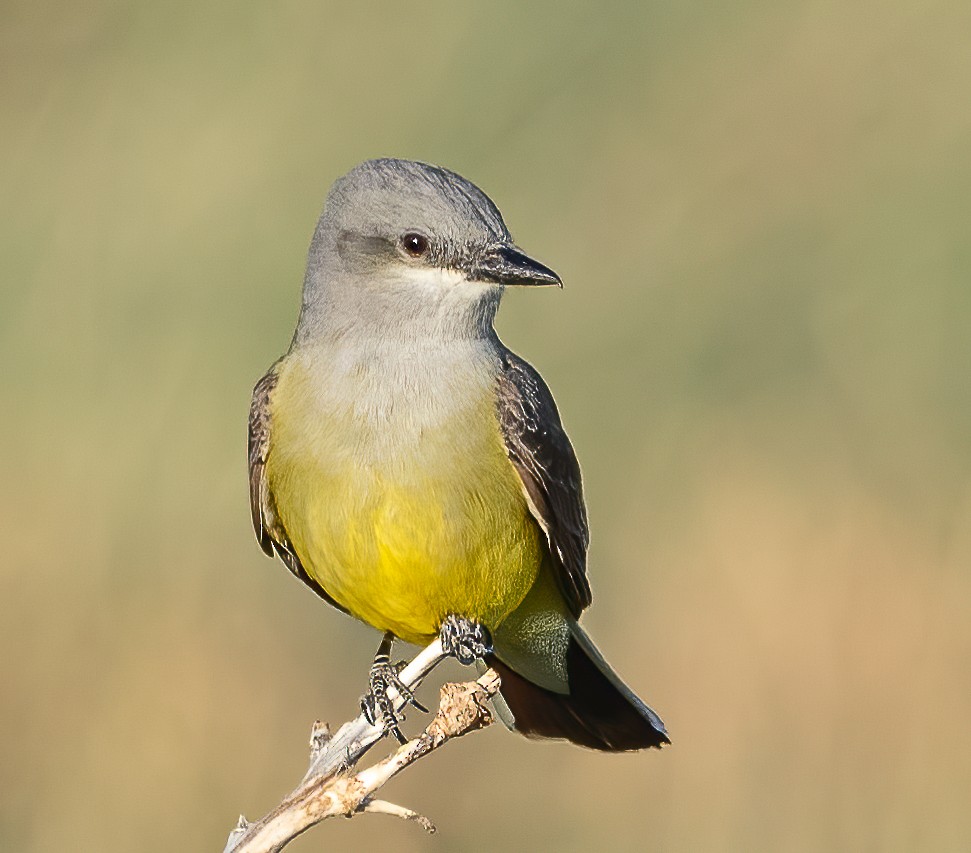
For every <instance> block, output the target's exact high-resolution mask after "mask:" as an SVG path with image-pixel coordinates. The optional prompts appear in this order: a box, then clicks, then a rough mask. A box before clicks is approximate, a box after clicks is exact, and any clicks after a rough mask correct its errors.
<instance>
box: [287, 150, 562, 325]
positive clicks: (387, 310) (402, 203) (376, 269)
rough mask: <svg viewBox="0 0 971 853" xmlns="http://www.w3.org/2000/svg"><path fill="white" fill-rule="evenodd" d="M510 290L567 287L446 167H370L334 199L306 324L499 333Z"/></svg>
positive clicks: (315, 250) (388, 162) (310, 278)
mask: <svg viewBox="0 0 971 853" xmlns="http://www.w3.org/2000/svg"><path fill="white" fill-rule="evenodd" d="M509 285H557V286H561V282H560V279H559V276H557V275H556V273H555V272H553V270H551V269H549V268H548V267H546V266H544V265H543V264H541V263H539V262H538V261H535V260H533V259H532V258H530V257H529V256H528V255H526V254H525V253H524V252H523V251H522V250H520V249H519V248H518V247H517V246H516V245H515V243H514V242H513V240H512V237H511V236H510V234H509V231H508V229H507V228H506V225H505V223H504V222H503V220H502V215H501V214H500V213H499V210H498V208H497V207H496V206H495V204H493V202H492V200H491V199H490V198H489V197H488V196H487V195H486V194H485V193H484V192H482V190H480V189H479V188H478V187H476V186H475V185H474V184H472V183H470V182H469V181H467V180H465V179H464V178H463V177H461V176H460V175H457V174H455V173H454V172H450V171H447V170H445V169H441V168H439V167H437V166H429V165H426V164H424V163H417V162H413V161H409V160H392V159H382V160H368V161H367V162H365V163H362V164H361V165H359V166H357V167H356V168H354V169H352V170H351V171H350V172H348V173H347V174H346V175H344V177H342V178H340V179H339V180H338V181H337V182H336V183H335V184H334V186H333V187H332V188H331V191H330V193H329V195H328V197H327V202H326V204H325V206H324V211H323V213H322V214H321V217H320V221H319V222H318V224H317V229H316V231H315V233H314V238H313V241H312V243H311V246H310V253H309V257H308V263H307V276H306V280H305V283H304V306H303V312H302V314H301V326H302V327H303V332H304V334H305V335H307V334H311V335H312V334H313V333H314V332H315V330H316V332H317V333H328V332H330V333H332V332H333V328H334V325H335V324H336V325H339V326H340V327H342V328H351V327H360V328H364V329H367V330H372V331H373V330H378V329H379V330H381V331H382V332H384V333H393V332H394V331H396V330H397V331H402V332H406V333H407V332H413V333H420V332H422V331H425V332H428V333H430V334H440V335H449V334H453V333H454V334H456V335H459V336H467V335H469V334H474V333H476V332H477V331H487V330H488V329H491V324H492V319H493V317H494V315H495V310H496V307H497V306H498V302H499V298H500V296H501V294H502V290H503V288H504V287H506V286H509ZM300 334H301V329H300V328H298V337H299V336H300Z"/></svg>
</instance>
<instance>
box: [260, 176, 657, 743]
mask: <svg viewBox="0 0 971 853" xmlns="http://www.w3.org/2000/svg"><path fill="white" fill-rule="evenodd" d="M560 284H561V282H560V279H559V277H558V276H557V275H556V273H554V272H553V271H552V270H551V269H549V268H548V267H545V266H543V265H542V264H540V263H538V262H537V261H535V260H532V259H531V258H530V257H529V256H527V255H526V254H525V253H523V252H522V251H521V250H520V249H519V248H518V247H517V246H516V244H515V243H514V242H513V240H512V237H511V236H510V234H509V231H508V230H507V229H506V226H505V223H504V222H503V219H502V216H501V214H500V213H499V210H498V209H497V208H496V206H495V204H493V202H492V201H491V200H490V199H489V197H488V196H487V195H486V194H485V193H484V192H482V191H481V190H480V189H479V188H478V187H476V186H474V185H473V184H471V183H470V182H469V181H467V180H465V179H464V178H462V177H461V176H459V175H457V174H455V173H454V172H450V171H447V170H445V169H441V168H438V167H435V166H430V165H426V164H424V163H417V162H411V161H407V160H393V159H382V160H370V161H367V162H365V163H362V164H361V165H359V166H357V167H356V168H354V169H353V170H351V171H350V172H349V173H348V174H346V175H345V176H344V177H342V178H340V179H339V180H338V181H337V182H336V183H335V184H334V186H333V187H332V189H331V191H330V193H329V195H328V197H327V201H326V204H325V206H324V210H323V213H322V214H321V216H320V220H319V222H318V223H317V228H316V230H315V232H314V236H313V240H312V242H311V244H310V251H309V257H308V261H307V272H306V277H305V279H304V285H303V304H302V307H301V311H300V318H299V321H298V323H297V328H296V332H295V333H294V336H293V341H292V343H291V345H290V349H289V351H288V352H287V354H286V355H284V356H283V357H282V358H281V359H280V360H279V361H277V362H276V363H275V364H274V365H273V366H272V367H271V368H270V370H269V371H268V372H267V374H266V375H265V376H264V377H263V378H262V379H261V380H260V381H259V383H257V385H256V388H255V390H254V394H253V403H252V408H251V411H250V420H249V470H250V500H251V507H252V514H253V523H254V526H255V528H256V533H257V537H258V539H259V542H260V545H261V546H262V547H263V550H264V551H265V552H266V553H267V554H269V555H270V556H272V555H273V554H274V553H275V554H277V555H278V556H279V557H280V558H281V559H282V560H283V562H284V563H285V564H286V566H287V567H288V568H289V569H290V571H291V572H292V573H293V574H294V575H296V576H297V577H299V578H300V579H301V580H302V581H304V582H305V583H306V584H307V585H308V586H310V587H311V588H312V589H313V590H314V591H316V592H317V594H318V595H320V596H321V597H322V598H324V599H326V600H327V601H328V602H330V603H331V604H333V605H335V606H336V607H338V608H340V609H341V610H344V611H346V612H347V613H350V614H351V615H352V616H355V617H357V618H358V619H360V620H362V621H364V622H366V623H368V624H369V625H372V626H374V627H375V628H377V629H379V630H380V631H383V632H385V639H384V641H383V642H382V644H381V647H380V649H379V652H378V655H377V656H376V658H375V664H374V667H373V668H372V670H371V679H370V688H371V690H370V693H369V694H368V701H367V702H366V703H365V705H366V708H367V709H369V712H370V713H371V714H373V715H374V716H375V717H384V718H385V723H386V725H387V726H388V727H389V728H390V729H391V730H392V731H393V732H394V733H395V734H396V735H397V736H398V737H399V738H400V736H401V735H400V730H399V729H398V725H397V724H398V722H399V719H398V717H397V716H395V714H394V711H393V709H392V708H391V706H390V703H389V702H388V701H387V696H386V689H387V685H388V684H389V683H395V678H396V673H397V670H396V669H395V667H394V666H393V665H392V664H390V663H389V654H390V650H391V643H392V641H393V639H394V638H395V637H397V638H401V639H403V640H406V641H408V642H411V643H417V644H426V643H428V642H430V641H431V640H433V639H434V638H435V637H436V636H441V637H442V641H443V645H444V646H445V648H446V649H447V650H449V651H451V652H452V653H453V654H455V656H456V657H457V658H458V659H459V660H460V661H462V662H464V663H471V662H473V661H476V660H480V661H484V663H485V664H487V665H489V666H492V667H494V668H495V669H496V670H497V671H498V673H499V675H500V676H501V679H502V687H501V698H502V701H501V702H499V709H498V710H499V713H500V716H501V718H502V719H503V720H504V721H505V722H506V723H507V725H509V726H510V727H511V728H514V729H515V730H516V731H519V732H522V733H524V734H526V735H533V736H540V737H552V738H566V739H567V740H570V741H572V742H574V743H577V744H582V745H583V746H587V747H592V748H594V749H600V750H607V751H620V750H632V749H641V748H644V747H658V746H661V745H662V744H665V743H668V742H669V741H668V737H667V732H666V731H665V728H664V724H663V723H662V722H661V720H660V718H659V717H658V716H657V714H655V713H654V711H652V710H651V709H650V708H649V707H647V705H645V704H644V703H643V702H642V701H641V700H640V699H638V698H637V696H636V695H635V694H634V693H633V692H632V691H631V690H630V689H629V688H628V687H627V686H626V685H625V684H624V683H623V682H622V681H621V679H620V678H619V676H618V675H617V674H616V673H615V672H614V671H613V670H612V669H611V668H610V666H609V665H608V664H607V662H606V661H605V660H604V658H603V656H602V655H601V654H600V652H599V651H598V650H597V648H596V647H595V646H594V644H593V642H592V641H591V640H590V638H589V637H588V636H587V634H586V633H585V632H584V631H583V629H582V628H581V627H580V625H579V623H578V621H577V620H578V618H579V616H580V614H581V612H582V611H583V610H584V608H586V607H587V605H589V604H590V586H589V583H588V581H587V575H586V555H587V542H588V534H587V516H586V509H585V507H584V502H583V492H582V488H581V483H580V468H579V466H578V464H577V460H576V456H575V455H574V452H573V447H572V446H571V444H570V441H569V439H568V438H567V435H566V433H565V432H564V430H563V426H562V425H561V423H560V417H559V414H558V413H557V409H556V405H555V403H554V402H553V397H552V395H551V394H550V391H549V389H548V388H547V387H546V384H545V383H544V382H543V379H542V378H541V377H540V375H539V373H537V372H536V370H534V369H533V368H532V367H531V366H530V365H529V364H527V363H526V362H525V361H524V360H523V359H521V358H519V357H518V356H516V355H514V354H513V353H512V352H510V351H509V350H508V349H506V347H505V346H504V345H503V344H502V342H501V341H500V340H499V338H498V336H497V335H496V332H495V329H494V328H493V320H494V318H495V314H496V310H497V309H498V307H499V300H500V298H501V297H502V294H503V290H504V288H506V287H509V286H518V285H560Z"/></svg>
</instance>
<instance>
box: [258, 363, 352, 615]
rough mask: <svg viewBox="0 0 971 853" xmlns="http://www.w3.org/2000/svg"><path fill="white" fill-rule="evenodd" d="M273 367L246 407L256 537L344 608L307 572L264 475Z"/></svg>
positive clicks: (270, 553)
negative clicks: (247, 407)
mask: <svg viewBox="0 0 971 853" xmlns="http://www.w3.org/2000/svg"><path fill="white" fill-rule="evenodd" d="M277 364H279V362H277ZM276 369H277V365H276V364H274V365H273V367H271V368H270V369H269V371H267V374H266V376H264V377H263V378H262V379H261V380H260V381H259V382H257V383H256V387H255V388H254V389H253V402H252V403H251V404H250V410H249V502H250V513H251V515H252V517H253V528H254V529H255V530H256V539H257V541H258V542H259V543H260V547H261V548H262V549H263V551H264V552H265V553H266V554H267V555H268V556H270V557H272V556H273V555H274V554H276V555H278V556H279V557H280V559H281V560H282V561H283V563H284V565H285V566H286V567H287V568H288V569H289V570H290V571H291V572H292V573H293V574H294V575H296V576H297V577H298V578H300V580H302V581H303V582H304V583H305V584H307V586H309V587H310V588H311V589H312V590H313V591H314V592H316V593H317V595H319V596H320V597H321V598H323V599H324V600H325V601H327V602H329V603H330V604H333V605H334V607H337V608H338V609H340V610H344V608H343V607H341V606H340V605H339V604H338V603H337V602H336V601H334V599H333V598H331V596H329V595H328V594H327V592H326V591H325V590H324V588H323V587H322V586H321V585H320V584H319V583H317V581H315V580H314V579H313V578H312V577H310V575H309V574H307V570H306V569H304V567H303V564H302V563H301V562H300V558H299V557H298V556H297V553H296V551H295V550H294V548H293V544H292V543H291V542H290V537H289V536H288V535H287V531H286V529H285V528H284V526H283V522H282V521H281V520H280V517H279V516H278V515H277V512H276V505H275V503H274V500H273V493H272V492H271V490H270V483H269V480H268V478H267V476H266V460H267V457H268V456H269V453H270V433H271V431H272V417H271V414H270V399H271V398H272V396H273V389H274V388H275V387H276V383H277V370H276ZM345 612H346V611H345Z"/></svg>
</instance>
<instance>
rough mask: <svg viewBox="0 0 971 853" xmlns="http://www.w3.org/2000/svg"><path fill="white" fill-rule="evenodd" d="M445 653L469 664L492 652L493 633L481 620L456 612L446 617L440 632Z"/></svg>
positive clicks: (461, 662)
mask: <svg viewBox="0 0 971 853" xmlns="http://www.w3.org/2000/svg"><path fill="white" fill-rule="evenodd" d="M438 636H439V638H440V639H441V641H442V648H443V649H444V650H445V654H447V655H451V656H452V657H454V658H455V659H456V660H457V661H458V662H459V663H460V664H463V665H464V666H469V665H470V664H473V663H475V662H476V660H478V659H480V658H483V657H485V656H486V655H488V654H491V653H492V634H491V633H489V629H488V628H486V626H485V625H483V624H482V623H481V622H473V621H472V620H471V619H466V618H465V617H464V616H456V615H455V614H454V613H453V614H451V615H449V616H447V617H445V621H444V622H443V623H442V627H441V630H440V631H439V634H438Z"/></svg>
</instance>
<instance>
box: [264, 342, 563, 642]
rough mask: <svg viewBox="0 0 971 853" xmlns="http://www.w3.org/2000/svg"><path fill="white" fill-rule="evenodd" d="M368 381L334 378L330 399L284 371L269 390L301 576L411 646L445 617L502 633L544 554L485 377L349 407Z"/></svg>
mask: <svg viewBox="0 0 971 853" xmlns="http://www.w3.org/2000/svg"><path fill="white" fill-rule="evenodd" d="M345 378H346V377H345ZM352 379H353V381H351V380H352ZM360 381H361V377H360V376H357V377H351V378H348V379H347V382H346V383H345V387H342V386H341V379H340V376H338V377H336V378H334V379H333V380H332V385H333V387H329V388H328V389H327V390H326V391H325V392H323V393H322V392H321V389H320V387H319V386H320V382H319V374H317V373H316V372H315V371H313V370H311V369H307V367H306V365H301V364H300V363H299V362H296V361H294V362H292V363H290V364H288V363H287V362H284V365H283V369H282V370H281V375H280V379H279V382H278V384H277V387H276V390H275V391H274V396H273V401H272V431H271V445H270V453H269V458H268V461H267V473H268V476H269V482H270V488H271V490H272V493H273V496H274V500H275V502H276V506H277V511H278V513H279V515H280V518H281V520H282V522H283V524H284V527H285V528H286V530H287V533H288V534H289V536H290V539H291V541H292V542H293V545H294V547H295V550H296V552H297V555H298V556H299V557H300V560H301V562H302V563H303V565H304V568H305V569H306V570H307V572H308V573H309V574H310V575H311V576H313V578H314V579H315V580H317V581H318V582H319V583H320V584H321V586H322V587H323V588H324V589H325V590H326V591H327V592H328V594H329V595H331V596H333V598H334V599H335V600H336V601H337V602H339V603H340V604H341V605H342V606H344V607H346V608H347V609H348V610H349V611H350V612H351V613H352V614H354V615H355V616H357V617H358V618H360V619H362V620H363V621H365V622H367V623H369V624H371V625H373V626H374V627H376V628H378V629H380V630H390V631H393V632H394V633H395V634H396V635H397V636H399V637H401V638H402V639H405V640H408V641H410V642H416V643H422V642H427V641H428V640H429V639H430V638H431V637H433V636H434V635H436V634H437V633H438V628H439V626H440V625H441V622H442V619H443V618H444V617H445V616H446V615H448V614H449V613H458V614H460V615H463V616H467V617H469V618H471V619H475V620H478V621H481V622H483V623H485V624H486V625H489V626H491V627H496V626H498V625H499V624H500V623H501V622H502V620H503V619H504V618H505V617H506V616H507V615H508V614H509V613H510V612H511V611H512V610H514V609H515V608H516V606H517V605H518V604H519V603H520V602H521V601H522V599H523V598H524V596H525V595H526V593H527V592H528V591H529V589H530V587H531V586H532V585H533V583H534V581H535V579H536V575H537V572H538V570H539V566H540V562H541V560H542V555H543V549H544V548H545V545H544V544H543V542H542V538H541V537H542V534H541V532H540V531H539V529H538V527H537V525H536V523H535V522H534V521H533V519H532V517H531V516H530V514H529V510H528V507H527V505H526V501H525V497H524V495H523V491H522V485H521V483H520V481H519V477H518V475H517V474H516V472H515V470H514V469H513V467H512V464H511V463H510V462H509V459H508V458H507V456H506V452H505V448H504V446H503V443H502V437H501V434H500V431H499V425H498V421H497V418H496V413H495V404H494V398H493V394H492V389H491V386H490V383H489V382H488V381H487V377H486V378H485V379H483V380H482V381H481V382H478V381H477V380H475V378H474V377H473V378H471V379H468V380H467V381H464V382H463V383H462V384H461V385H460V386H459V388H458V390H459V391H460V393H454V392H455V391H456V390H457V389H456V388H452V389H447V390H450V391H451V392H452V393H450V394H449V395H447V396H443V397H442V398H441V399H439V400H432V399H428V398H427V397H426V399H424V400H422V399H417V398H416V399H411V400H404V399H398V400H394V401H390V402H389V401H387V400H384V401H381V400H380V399H378V398H370V399H361V395H360V394H358V395H357V396H356V397H355V396H354V395H353V394H351V395H349V394H348V391H349V390H351V389H352V388H353V387H354V386H355V384H357V383H359V382H360ZM478 386H481V387H478Z"/></svg>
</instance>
